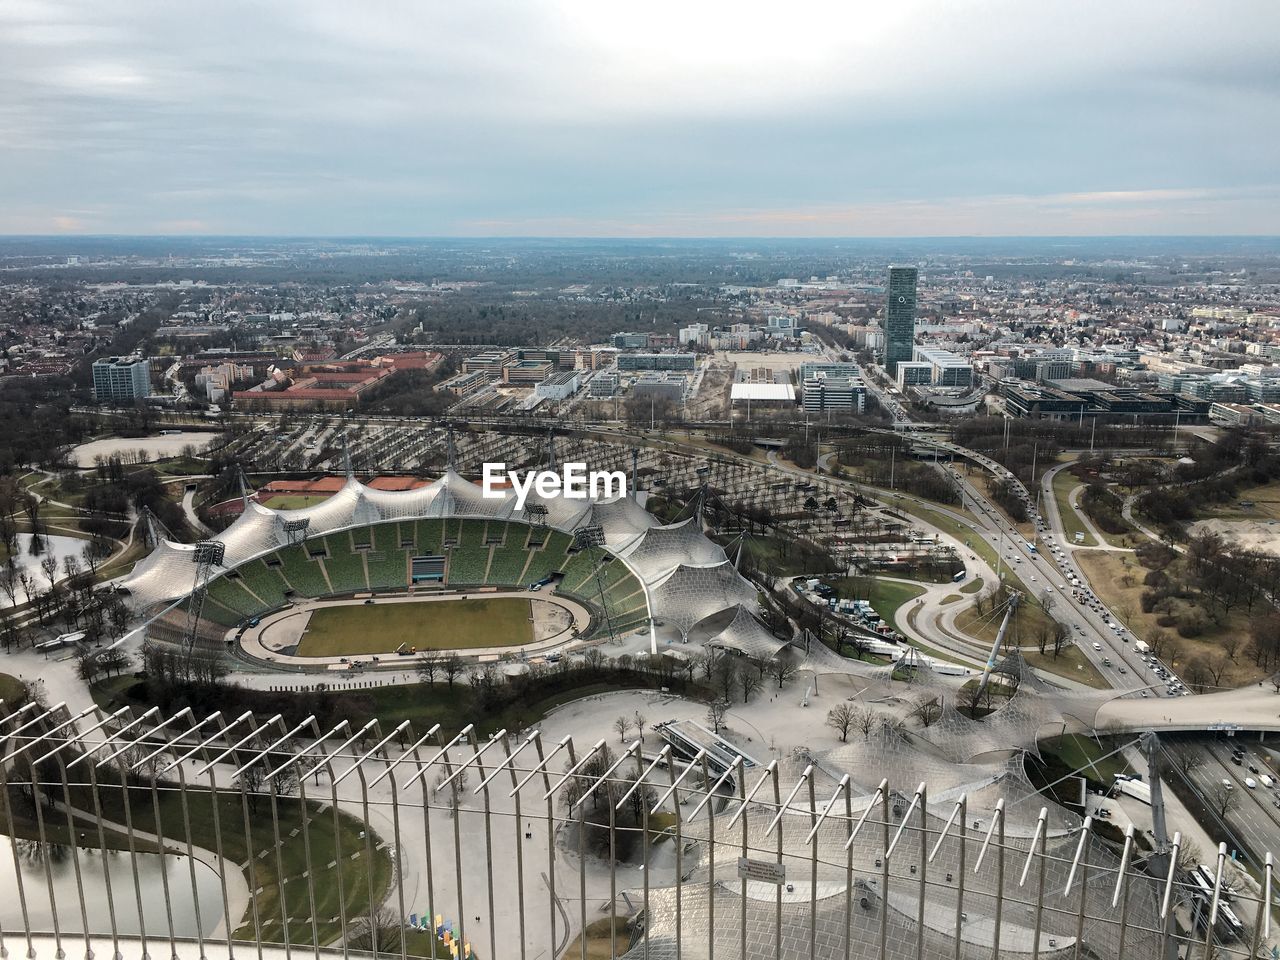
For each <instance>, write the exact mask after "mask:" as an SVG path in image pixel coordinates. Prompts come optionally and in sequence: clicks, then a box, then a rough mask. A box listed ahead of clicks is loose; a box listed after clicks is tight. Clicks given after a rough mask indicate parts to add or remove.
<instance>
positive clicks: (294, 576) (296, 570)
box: [276, 544, 333, 597]
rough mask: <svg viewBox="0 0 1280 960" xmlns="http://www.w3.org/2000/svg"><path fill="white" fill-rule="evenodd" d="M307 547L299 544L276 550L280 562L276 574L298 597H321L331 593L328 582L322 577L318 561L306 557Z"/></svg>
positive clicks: (322, 573)
mask: <svg viewBox="0 0 1280 960" xmlns="http://www.w3.org/2000/svg"><path fill="white" fill-rule="evenodd" d="M308 546H309V545H308V544H300V545H298V546H296V547H285V548H284V549H282V550H277V551H276V556H277V557H279V558H280V561H281V565H280V567H278V568H277V572H278V573H279V574H280V576H281V577H283V578H284V579H285V580H286V581H287V582H288V584H289V586H290V587H292V588H293V591H294V592H295V593H296V594H297V595H298V596H300V597H323V596H324V595H325V594H328V593H332V592H333V591H332V590H331V589H330V587H329V581H328V580H326V579H325V577H324V571H323V570H321V568H320V563H319V561H316V560H312V559H311V558H310V557H308V556H307V547H308Z"/></svg>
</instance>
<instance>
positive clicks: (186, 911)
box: [0, 836, 239, 938]
mask: <svg viewBox="0 0 1280 960" xmlns="http://www.w3.org/2000/svg"><path fill="white" fill-rule="evenodd" d="M13 844H14V842H13V841H12V840H11V839H10V838H9V837H4V836H0V890H4V891H6V895H5V896H4V897H3V898H0V929H3V930H4V931H5V933H9V934H11V933H12V932H13V931H16V930H21V929H22V928H23V923H22V907H21V904H20V901H19V899H18V884H17V880H16V879H15V874H14V856H13V851H14V846H13ZM17 847H18V861H19V863H21V866H22V885H23V892H24V893H25V895H26V900H27V915H28V918H29V922H30V924H31V929H32V930H33V931H36V932H41V933H51V932H52V931H53V911H52V910H51V909H50V906H49V883H48V881H47V880H46V878H45V869H44V858H43V857H42V856H41V854H40V845H39V844H38V843H36V842H34V841H30V840H19V841H17ZM78 855H79V858H80V876H81V882H82V883H83V885H84V899H85V912H86V913H87V915H88V917H89V926H90V928H91V929H90V931H89V932H90V933H95V934H109V933H110V932H111V921H110V919H109V916H110V915H109V914H108V912H107V885H106V879H105V878H104V876H103V873H102V856H103V855H102V852H101V851H100V850H94V849H89V848H81V849H80V850H79V851H78ZM106 856H107V857H108V858H109V859H108V861H107V868H108V870H109V871H110V874H111V897H112V901H113V904H114V909H115V916H116V928H117V930H119V932H120V935H121V936H136V935H137V934H138V933H139V932H140V927H139V924H138V897H137V894H136V893H135V891H134V885H133V873H134V871H133V864H132V858H131V857H130V856H129V852H128V851H127V850H123V851H115V850H113V851H109V852H108V853H107V854H106ZM49 862H50V866H51V868H52V869H51V871H50V872H51V875H52V880H53V897H54V902H55V903H56V904H57V910H58V924H59V927H60V928H61V931H62V932H63V933H64V934H72V933H83V932H84V929H83V927H84V924H83V921H82V919H81V913H80V906H79V902H80V898H79V895H78V893H77V891H76V874H75V866H74V865H73V863H72V859H71V850H70V848H68V847H65V846H62V845H59V844H53V845H50V856H49ZM137 862H138V866H137V873H138V885H139V888H140V889H141V892H142V904H143V914H144V918H145V920H146V929H147V937H148V938H153V937H155V938H161V937H167V936H168V935H169V923H168V920H167V919H166V917H165V908H164V902H165V901H164V879H165V877H167V878H168V883H169V898H170V902H171V904H172V910H173V933H174V936H177V937H195V936H196V934H197V930H196V910H195V905H196V903H197V898H198V902H199V905H200V928H201V929H200V931H199V932H200V933H202V934H204V935H206V936H207V935H209V934H210V933H212V932H213V931H214V930H215V929H216V928H217V926H218V924H219V923H220V922H221V920H222V890H221V887H220V886H219V883H218V874H217V871H216V870H214V869H213V868H212V867H210V866H208V865H206V864H204V863H201V862H200V861H196V870H195V894H194V895H193V893H192V884H191V870H190V865H189V864H190V861H189V860H188V859H187V857H186V856H183V855H179V854H164V855H161V854H155V853H139V854H138V857H137ZM235 919H239V918H235Z"/></svg>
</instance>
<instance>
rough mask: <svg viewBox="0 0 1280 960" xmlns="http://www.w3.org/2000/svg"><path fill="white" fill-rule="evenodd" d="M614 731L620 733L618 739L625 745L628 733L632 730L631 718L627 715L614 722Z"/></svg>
mask: <svg viewBox="0 0 1280 960" xmlns="http://www.w3.org/2000/svg"><path fill="white" fill-rule="evenodd" d="M613 729H615V730H617V731H618V739H619V740H621V741H622V742H623V743H626V742H627V731H628V730H630V729H631V718H630V717H628V716H627V715H626V714H623V715H621V716H619V717H618V719H617V720H615V721H613Z"/></svg>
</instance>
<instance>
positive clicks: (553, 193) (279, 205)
mask: <svg viewBox="0 0 1280 960" xmlns="http://www.w3.org/2000/svg"><path fill="white" fill-rule="evenodd" d="M60 232H63V233H141V234H156V233H208V234H233V233H253V234H326V235H336V234H377V235H404V236H438V235H481V236H485V235H569V236H592V235H598V236H939V235H969V234H973V235H1019V234H1038V235H1053V234H1250V233H1252V234H1258V233H1265V234H1277V233H1280V4H1277V3H1276V2H1274V0H1256V2H1239V3H1233V2H1230V0H1224V2H1220V3H1209V2H1205V0H1189V2H1184V0H1150V2H1148V0H1108V2H1097V3H1095V2H1090V0H1070V2H1057V0H1010V2H1003V0H992V2H963V0H934V2H932V3H922V2H916V0H881V2H877V3H874V4H868V3H865V2H858V0H844V2H838V3H812V2H807V0H786V2H774V3H755V2H750V0H733V2H708V0H679V2H668V0H646V2H644V3H621V2H616V0H583V2H567V0H566V2H546V0H513V2H491V0H438V2H437V0H413V2H404V3H383V2H376V0H357V2H353V0H341V2H325V0H299V2H296V3H286V2H262V0H254V2H245V3H241V2H234V0H213V2H204V3H186V2H180V3H170V2H166V0H148V2H142V0H111V2H103V0H91V2H79V0H50V2H38V0H2V2H0V233H60Z"/></svg>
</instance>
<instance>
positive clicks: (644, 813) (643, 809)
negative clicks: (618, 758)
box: [615, 751, 653, 960]
mask: <svg viewBox="0 0 1280 960" xmlns="http://www.w3.org/2000/svg"><path fill="white" fill-rule="evenodd" d="M639 766H640V753H639V752H638V751H637V753H636V767H637V768H639ZM644 775H645V774H644V771H643V770H639V769H638V770H637V779H636V783H637V785H638V786H639V785H641V784H642V783H643V781H644ZM639 803H640V837H641V852H642V854H643V856H644V861H643V863H644V906H643V910H644V953H643V957H644V960H649V928H650V927H651V926H653V924H652V923H650V922H649V917H650V914H649V866H650V863H649V804H648V802H647V801H646V798H645V795H644V792H643V788H641V793H640V798H639ZM615 925H616V924H615Z"/></svg>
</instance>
